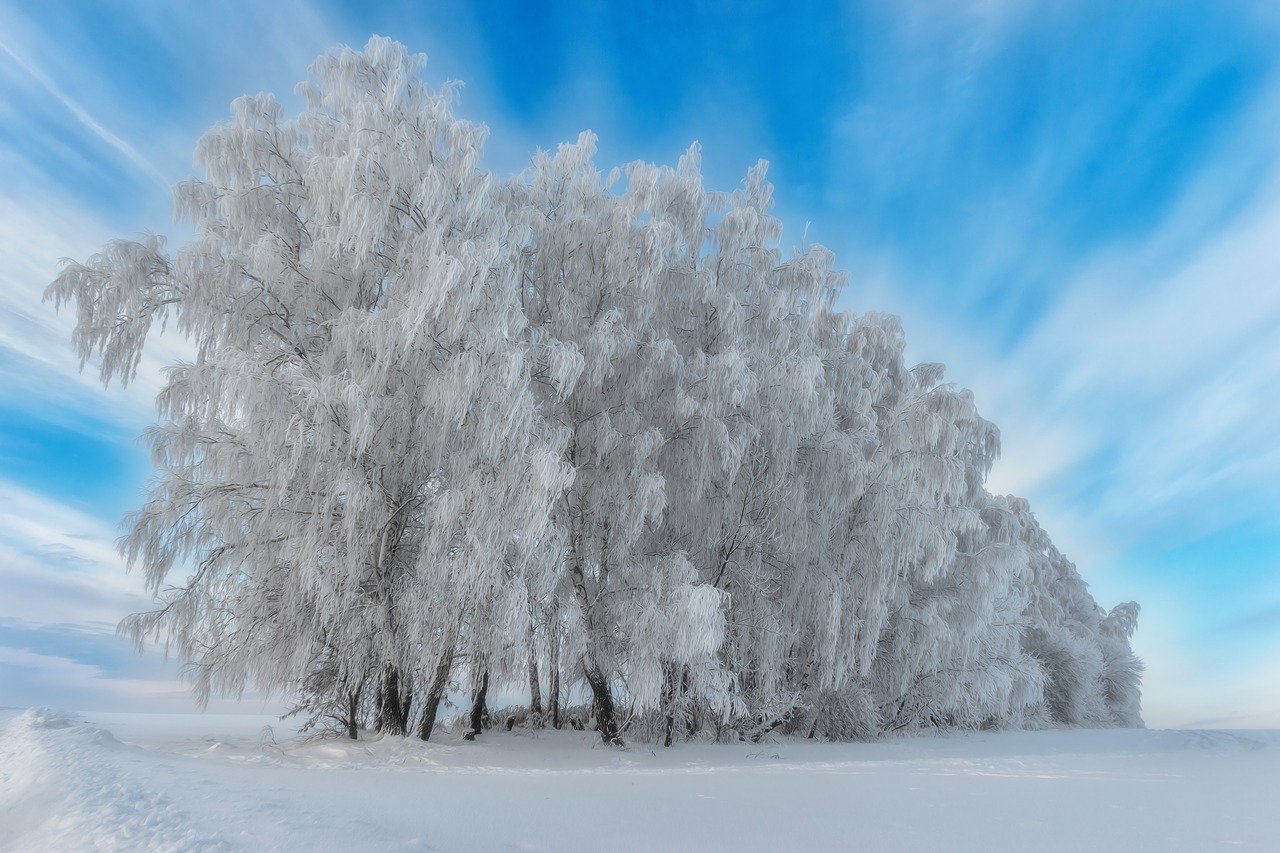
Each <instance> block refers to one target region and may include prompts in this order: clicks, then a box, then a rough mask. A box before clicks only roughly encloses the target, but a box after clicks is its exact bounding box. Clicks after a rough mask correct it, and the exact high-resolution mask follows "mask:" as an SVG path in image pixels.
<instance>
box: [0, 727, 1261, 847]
mask: <svg viewBox="0 0 1280 853" xmlns="http://www.w3.org/2000/svg"><path fill="white" fill-rule="evenodd" d="M289 732H290V730H289V729H288V727H287V724H281V723H280V722H279V721H278V720H275V719H274V718H271V717H257V716H197V715H189V716H183V715H146V714H134V715H115V714H88V715H74V714H68V713H64V712H57V711H49V710H47V709H39V710H31V711H26V712H23V713H13V712H10V713H8V714H7V715H6V716H4V717H3V718H0V850H14V851H28V850H29V851H36V850H39V851H46V850H72V851H74V850H107V851H114V850H119V851H124V850H157V851H170V850H172V851H179V850H182V851H186V850H200V851H204V850H213V851H222V850H226V851H233V850H309V851H327V850H335V851H336V850H531V851H533V850H546V851H573V850H582V851H596V850H602V849H609V850H618V851H631V850H635V851H643V850H717V849H728V850H735V851H750V850H762V851H763V850H770V851H777V850H797V849H804V850H810V851H813V850H850V849H859V850H925V849H929V850H974V851H977V850H983V851H987V850H1031V849H1034V850H1049V851H1053V850H1063V851H1067V850H1072V851H1075V850H1116V851H1120V850H1124V851H1135V850H1210V849H1246V850H1248V849H1253V850H1274V849H1275V844H1276V839H1280V815H1277V810H1276V805H1277V802H1278V801H1280V800H1278V798H1277V793H1280V760H1277V755H1278V754H1280V732H1206V731H1189V732H1175V731H1145V730H1104V731H1085V730H1054V731H1043V732H992V733H971V734H968V735H964V734H960V735H954V736H950V737H925V738H907V739H897V740H889V741H884V742H880V743H872V744H819V743H813V742H804V741H789V740H783V739H778V740H775V741H773V742H768V743H764V744H761V745H758V746H757V745H746V744H742V745H715V744H683V745H678V746H676V747H673V748H671V749H669V750H664V749H662V748H660V747H651V746H648V745H644V744H633V745H632V746H631V747H629V748H628V749H627V750H625V751H624V750H614V749H605V748H602V747H600V746H598V744H597V740H596V736H595V735H594V733H591V732H572V731H558V732H557V731H542V732H537V733H534V732H530V731H527V730H526V731H520V730H517V731H515V732H511V733H507V732H498V731H491V732H486V733H485V734H484V735H482V736H481V738H480V740H479V741H477V742H476V743H466V742H463V741H462V740H461V739H460V737H458V736H457V735H454V734H451V733H448V732H441V733H439V735H438V736H437V737H438V738H439V740H438V741H437V742H432V743H428V744H423V743H420V742H418V741H415V740H412V739H402V738H384V739H370V740H361V741H358V742H352V741H347V740H337V739H319V738H312V739H305V738H299V737H295V736H291V735H290V733H289ZM210 733H216V734H210Z"/></svg>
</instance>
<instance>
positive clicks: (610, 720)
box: [584, 664, 622, 746]
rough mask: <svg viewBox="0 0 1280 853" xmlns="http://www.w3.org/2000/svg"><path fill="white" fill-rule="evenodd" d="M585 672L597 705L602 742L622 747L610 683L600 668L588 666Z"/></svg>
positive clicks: (597, 722) (597, 727)
mask: <svg viewBox="0 0 1280 853" xmlns="http://www.w3.org/2000/svg"><path fill="white" fill-rule="evenodd" d="M584 670H585V672H586V675H587V684H588V685H589V686H590V687H591V697H592V699H593V700H594V704H595V709H596V729H597V730H598V731H599V732H600V740H601V741H603V742H604V743H606V744H609V745H610V746H621V745H622V739H621V738H620V737H618V721H617V720H616V719H615V717H614V713H613V693H612V692H610V690H609V682H608V681H607V680H606V679H605V677H604V674H603V673H602V672H600V668H599V667H596V666H593V665H591V664H588V665H586V666H585V667H584Z"/></svg>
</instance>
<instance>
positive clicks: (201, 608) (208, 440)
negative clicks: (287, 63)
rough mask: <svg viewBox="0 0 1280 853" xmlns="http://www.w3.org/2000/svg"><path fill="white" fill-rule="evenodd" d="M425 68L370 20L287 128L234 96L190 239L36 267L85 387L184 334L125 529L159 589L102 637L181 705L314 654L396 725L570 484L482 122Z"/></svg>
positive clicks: (287, 675) (296, 668) (321, 69)
mask: <svg viewBox="0 0 1280 853" xmlns="http://www.w3.org/2000/svg"><path fill="white" fill-rule="evenodd" d="M420 64H421V62H420V60H418V59H414V58H412V57H409V56H408V55H407V54H406V53H405V51H404V49H403V48H402V47H400V46H398V45H395V44H393V43H391V42H388V41H386V40H382V39H374V40H372V41H370V43H369V45H368V46H367V47H366V49H365V51H364V52H363V53H357V52H354V51H350V50H340V51H335V52H333V53H331V54H329V55H327V56H325V57H322V58H321V59H320V60H318V61H317V63H316V65H315V66H314V67H313V69H312V74H313V78H312V80H311V81H310V82H309V83H307V84H304V86H303V87H302V89H301V92H302V94H303V95H304V97H305V99H306V103H307V107H306V110H305V111H304V112H303V113H302V115H301V116H299V117H298V118H297V119H295V120H292V121H286V120H285V119H284V117H283V111H282V109H281V107H280V106H279V104H278V103H277V102H276V101H275V100H274V99H273V98H272V97H271V96H269V95H263V96H258V97H256V98H242V99H240V100H239V101H237V102H236V103H235V104H234V105H233V116H232V119H231V121H230V122H229V123H227V124H224V125H220V126H218V127H215V128H214V129H213V130H211V131H210V132H209V133H208V134H206V135H205V137H204V138H203V139H202V140H201V141H200V144H199V146H198V147H197V151H196V159H197V163H198V165H200V166H201V167H203V170H204V177H203V178H199V179H194V178H193V179H191V180H190V181H187V182H185V183H184V184H182V185H180V186H179V187H178V190H177V193H176V196H177V209H178V214H179V216H180V217H181V218H183V219H185V220H187V221H189V222H190V223H191V224H192V226H193V227H194V229H195V234H196V236H195V237H194V239H193V240H192V241H191V242H190V243H189V244H188V245H187V246H185V247H184V248H183V249H181V250H180V251H179V252H178V253H177V254H176V255H172V256H171V255H169V254H168V253H166V252H165V251H164V247H163V244H162V242H161V241H159V240H156V239H151V240H148V241H147V242H146V243H124V242H121V243H115V244H112V245H111V246H109V247H108V248H107V249H106V250H105V251H104V252H103V253H102V254H101V255H98V256H95V257H94V258H91V259H90V260H89V261H88V262H87V263H85V264H68V265H67V266H66V268H65V269H64V270H63V272H62V274H61V275H60V276H59V277H58V279H57V280H56V281H55V282H54V283H53V284H52V285H51V286H50V289H49V293H48V295H49V296H50V297H51V298H53V299H54V300H55V301H56V302H57V303H58V304H61V303H63V302H68V301H74V302H75V304H76V307H77V311H78V320H79V323H78V326H77V330H76V338H75V343H76V346H77V349H78V351H79V353H80V355H81V357H82V359H86V360H87V359H89V358H90V357H91V356H95V355H97V356H98V357H99V358H100V371H101V376H102V378H103V380H104V382H108V381H110V380H112V379H113V378H119V379H120V380H121V381H123V382H127V381H128V380H129V379H130V378H131V377H132V374H133V371H134V370H135V369H136V366H137V364H138V360H139V357H140V354H141V352H142V349H143V347H144V345H145V343H146V340H147V336H148V332H149V331H150V330H151V327H152V326H153V324H155V323H156V322H160V323H164V322H166V321H167V322H169V323H171V324H172V325H173V326H175V327H176V329H177V330H178V332H180V333H181V334H183V335H185V336H187V337H188V338H189V339H190V340H191V342H192V343H193V345H194V351H195V358H194V360H193V361H192V362H191V363H186V364H178V365H174V366H173V367H172V368H171V369H170V371H169V379H168V383H167V385H166V386H165V388H164V390H163V392H162V393H161V396H160V398H159V401H158V403H159V410H160V415H161V423H160V424H159V425H158V426H156V427H155V428H153V429H152V430H151V432H150V433H149V435H148V441H149V443H150V445H151V448H152V454H153V460H154V464H155V469H156V477H155V479H154V481H153V482H152V485H151V486H150V489H149V496H148V499H147V501H146V503H145V504H144V506H143V507H142V509H141V510H140V511H138V512H137V513H135V514H134V515H133V516H132V517H131V519H130V522H129V525H130V526H129V532H128V534H127V536H126V538H125V546H124V547H125V552H126V554H127V556H128V558H129V560H130V563H131V564H133V565H136V566H138V567H140V568H141V569H142V570H143V572H144V575H145V577H146V580H147V583H148V585H149V586H150V588H151V589H152V590H153V591H154V592H155V593H156V594H157V595H158V596H159V598H160V600H161V604H162V606H161V608H160V609H158V610H156V611H154V612H151V613H147V614H141V615H139V616H135V617H131V618H130V619H129V620H127V621H126V622H125V624H124V626H123V628H124V630H125V631H126V632H127V633H129V634H130V635H132V636H133V637H135V638H136V639H137V640H139V641H140V642H141V641H142V640H144V639H145V638H147V637H150V636H155V635H158V636H160V637H162V638H163V639H165V641H166V643H167V644H169V645H170V646H171V647H172V648H173V649H174V650H176V652H177V653H178V654H179V655H180V656H181V657H182V658H183V659H184V660H185V661H186V662H187V663H188V665H189V667H190V668H191V675H192V678H193V680H194V683H195V686H196V689H197V693H198V695H199V696H200V697H201V698H202V699H203V698H206V697H207V696H208V695H209V693H210V692H211V691H217V692H230V693H239V692H241V691H243V690H244V689H246V688H248V687H251V686H252V687H256V688H258V689H261V690H264V691H267V692H275V691H280V690H289V689H293V688H295V687H297V686H298V685H299V684H300V683H302V682H303V681H304V680H305V679H306V678H308V677H311V676H312V675H314V674H315V673H316V672H320V673H323V674H324V678H326V679H327V680H328V681H329V682H330V683H331V684H332V685H333V687H334V688H335V689H336V691H337V692H338V693H340V694H341V695H342V696H345V697H356V696H365V697H369V698H371V699H372V700H374V701H377V702H378V703H379V704H380V705H384V706H386V707H384V708H383V711H384V713H383V714H381V715H380V717H381V719H382V721H383V724H384V727H388V728H391V729H393V730H403V728H404V720H403V719H400V717H402V716H403V715H401V714H396V713H392V708H391V707H390V706H391V704H398V703H399V702H400V701H402V700H401V699H400V696H399V693H398V688H399V686H400V684H401V683H405V682H407V681H408V680H409V678H410V677H412V676H415V675H416V676H417V679H418V683H421V684H426V683H434V681H433V679H432V678H431V676H430V675H427V673H430V672H432V671H433V670H434V669H435V668H436V665H437V661H438V660H439V659H440V658H441V657H442V656H447V655H448V645H449V642H450V639H449V638H450V637H451V636H452V634H453V628H452V627H451V626H452V624H453V622H454V620H455V619H456V615H455V614H457V613H460V612H465V611H467V610H469V609H471V608H476V607H481V606H485V607H490V606H491V605H492V604H493V602H494V600H496V599H495V595H497V593H495V590H496V589H498V588H500V587H501V585H502V579H503V575H504V565H505V564H506V563H507V562H508V561H510V560H511V559H512V556H513V553H514V555H515V559H516V560H519V559H520V554H519V552H520V548H519V543H520V542H532V541H536V540H538V539H539V538H540V537H541V535H542V531H543V528H544V526H545V524H546V505H547V503H548V501H549V499H550V497H551V496H554V495H557V494H559V493H560V491H562V490H563V488H564V485H565V483H566V482H567V481H568V472H567V471H565V470H564V469H563V467H562V466H561V465H560V463H559V461H558V454H557V452H556V451H555V449H554V448H553V447H552V446H551V445H550V444H549V443H548V441H547V436H546V435H545V434H544V433H543V431H542V430H540V429H539V427H538V423H537V421H538V417H537V408H536V403H537V400H536V398H535V397H534V396H533V394H532V392H531V390H530V388H529V378H528V374H527V372H526V371H525V370H524V365H525V363H526V356H525V349H526V346H525V343H524V340H523V337H524V336H523V326H524V314H523V312H522V310H521V306H520V303H519V291H518V288H517V287H516V286H515V282H514V280H513V277H514V276H516V275H518V270H519V266H518V264H517V263H516V259H515V258H514V257H513V255H512V252H513V248H512V247H510V246H508V245H505V244H504V243H503V242H502V240H501V237H502V235H503V228H502V223H501V220H500V214H499V212H498V211H499V209H500V206H499V204H498V202H497V199H496V198H495V195H496V193H495V191H496V189H497V188H496V186H495V182H494V181H493V179H492V178H491V177H490V176H489V175H487V174H486V173H483V172H481V171H480V170H478V169H477V160H478V157H479V151H480V145H481V143H482V141H483V137H484V131H483V129H482V128H479V127H476V126H473V125H470V124H467V123H466V122H463V121H460V120H458V119H456V118H454V117H453V115H452V112H451V109H450V93H449V91H448V90H444V91H441V92H433V91H431V90H429V89H427V88H426V87H425V86H424V85H423V84H422V83H421V82H420V81H419V80H418V78H417V71H418V68H419V66H420ZM182 571H190V572H191V574H190V576H189V577H188V578H187V579H186V580H185V581H183V582H180V583H175V582H174V580H173V577H172V576H173V574H174V573H175V572H182ZM488 612H489V613H490V617H491V618H492V619H494V620H497V621H498V622H499V624H501V623H504V622H506V621H509V620H512V619H514V620H515V621H516V622H519V623H521V624H523V622H522V620H521V618H520V615H519V614H518V613H508V612H504V611H501V610H500V608H499V609H498V611H497V612H493V611H492V609H491V610H490V611H488ZM485 630H489V626H486V628H485ZM393 694H394V695H393Z"/></svg>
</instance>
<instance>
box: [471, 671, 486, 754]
mask: <svg viewBox="0 0 1280 853" xmlns="http://www.w3.org/2000/svg"><path fill="white" fill-rule="evenodd" d="M488 695H489V670H487V669H486V670H485V671H484V675H482V676H480V689H479V690H477V691H476V692H475V694H474V696H473V697H472V700H471V737H469V738H467V739H468V740H475V737H476V735H478V734H480V732H481V730H482V729H483V727H484V702H485V697H486V696H488Z"/></svg>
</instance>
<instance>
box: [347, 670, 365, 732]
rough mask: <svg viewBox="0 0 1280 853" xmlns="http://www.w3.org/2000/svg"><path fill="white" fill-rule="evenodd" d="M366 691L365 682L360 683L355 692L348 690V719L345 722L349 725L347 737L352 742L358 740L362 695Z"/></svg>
mask: <svg viewBox="0 0 1280 853" xmlns="http://www.w3.org/2000/svg"><path fill="white" fill-rule="evenodd" d="M363 690H364V682H363V681H361V682H360V686H358V687H357V688H356V689H355V690H348V691H347V692H346V693H347V718H346V720H345V721H344V722H345V723H346V724H347V737H349V738H351V739H352V740H355V739H356V730H357V728H358V726H359V723H360V717H359V714H360V693H361V692H362V691H363Z"/></svg>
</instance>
